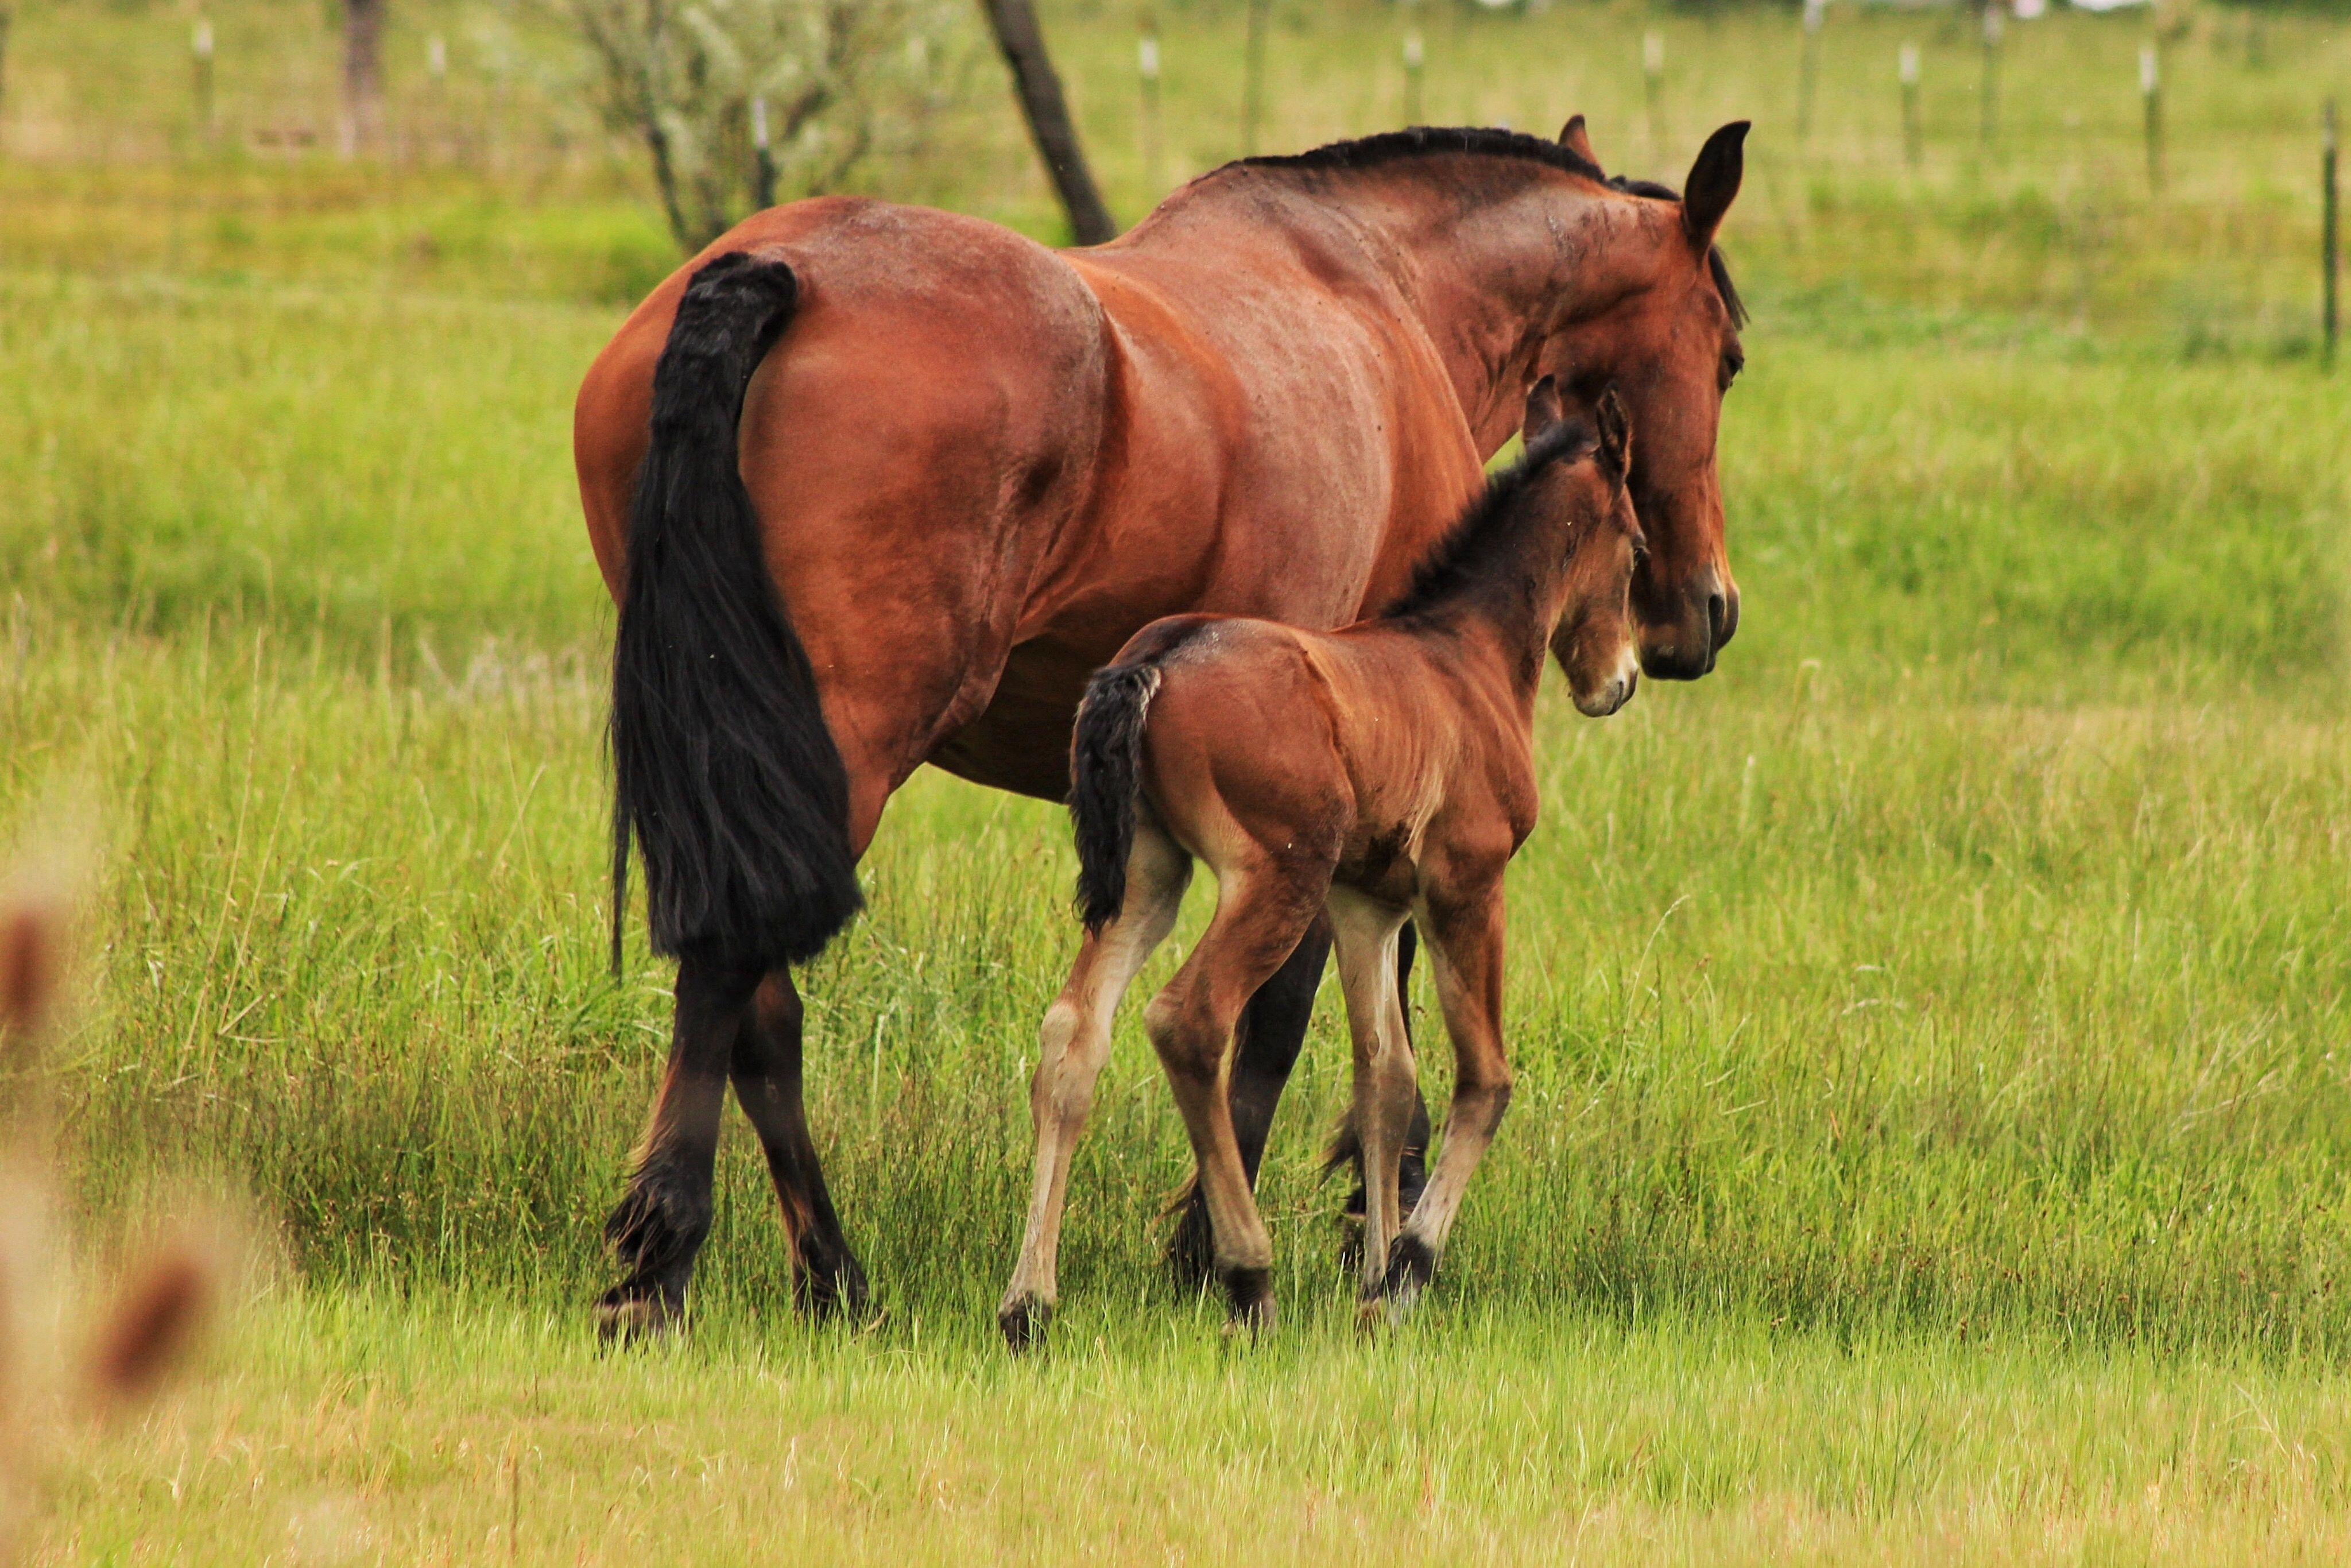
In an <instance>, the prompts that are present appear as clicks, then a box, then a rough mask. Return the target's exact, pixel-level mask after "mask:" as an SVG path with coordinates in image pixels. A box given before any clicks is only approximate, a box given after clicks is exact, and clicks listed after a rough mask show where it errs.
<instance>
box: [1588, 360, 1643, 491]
mask: <svg viewBox="0 0 2351 1568" xmlns="http://www.w3.org/2000/svg"><path fill="white" fill-rule="evenodd" d="M1592 413H1593V419H1594V420H1595V421H1597V422H1598V423H1599V425H1600V460H1601V461H1602V462H1603V463H1605V464H1606V465H1608V466H1609V468H1610V469H1612V470H1614V473H1615V475H1616V476H1617V477H1618V478H1620V479H1621V478H1623V477H1624V476H1625V475H1627V474H1629V473H1631V472H1632V471H1633V469H1632V464H1633V416H1632V414H1631V413H1627V412H1626V410H1625V400H1624V398H1623V397H1622V396H1620V395H1618V393H1617V391H1616V386H1615V383H1614V382H1610V383H1609V386H1608V390H1607V391H1606V392H1602V393H1601V394H1600V402H1599V403H1598V404H1597V405H1596V406H1595V407H1594V408H1593V411H1592Z"/></svg>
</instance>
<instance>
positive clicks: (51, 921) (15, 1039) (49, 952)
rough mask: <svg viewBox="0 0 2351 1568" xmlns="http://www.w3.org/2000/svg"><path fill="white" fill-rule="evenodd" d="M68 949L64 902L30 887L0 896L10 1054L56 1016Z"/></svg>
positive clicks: (1, 998) (2, 1025)
mask: <svg viewBox="0 0 2351 1568" xmlns="http://www.w3.org/2000/svg"><path fill="white" fill-rule="evenodd" d="M65 946H66V944H65V902H64V900H62V899H59V898H57V897H54V896H44V895H43V894H42V892H41V891H40V890H38V889H37V888H35V887H31V886H23V887H17V888H14V889H11V890H10V891H9V892H8V893H7V894H5V896H0V1040H5V1042H6V1045H7V1048H8V1050H9V1051H11V1052H12V1053H13V1052H16V1051H28V1050H30V1049H31V1047H32V1043H33V1041H35V1040H37V1039H39V1038H40V1036H41V1034H42V1033H43V1031H44V1030H47V1027H48V1023H49V1020H50V1019H51V1018H52V1017H54V1016H55V1015H56V1012H57V991H58V989H59V982H60V979H61V974H60V971H61V970H62V969H63V967H64V965H65Z"/></svg>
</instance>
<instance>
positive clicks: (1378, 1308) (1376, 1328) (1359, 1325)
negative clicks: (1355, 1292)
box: [1355, 1296, 1392, 1339]
mask: <svg viewBox="0 0 2351 1568" xmlns="http://www.w3.org/2000/svg"><path fill="white" fill-rule="evenodd" d="M1391 1316H1392V1313H1391V1312H1390V1310H1389V1307H1388V1303H1387V1301H1386V1300H1385V1299H1384V1297H1380V1296H1357V1297H1356V1298H1355V1332H1356V1333H1359V1334H1362V1335H1364V1337H1365V1338H1367V1339H1368V1338H1370V1337H1371V1336H1373V1335H1374V1334H1377V1333H1380V1332H1382V1331H1383V1330H1384V1329H1385V1328H1386V1327H1387V1326H1388V1322H1389V1321H1390V1318H1391Z"/></svg>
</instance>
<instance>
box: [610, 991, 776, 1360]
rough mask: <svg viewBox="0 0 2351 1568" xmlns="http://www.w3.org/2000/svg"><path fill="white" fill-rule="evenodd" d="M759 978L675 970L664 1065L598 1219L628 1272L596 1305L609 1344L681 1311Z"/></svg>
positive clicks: (671, 1321) (705, 1229)
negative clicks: (628, 1162) (732, 1061)
mask: <svg viewBox="0 0 2351 1568" xmlns="http://www.w3.org/2000/svg"><path fill="white" fill-rule="evenodd" d="M758 979H759V977H758V972H757V971H756V970H754V969H740V968H731V967H724V966H718V965H713V964H709V963H705V962H702V961H699V960H696V959H693V958H688V959H686V960H684V962H683V963H681V964H679V966H678V969H677V1014H676V1018H675V1020H674V1023H673V1024H672V1027H671V1034H670V1047H669V1064H668V1066H667V1067H666V1068H665V1069H664V1071H663V1072H662V1082H661V1092H660V1094H659V1095H658V1097H657V1098H656V1099H655V1100H654V1102H653V1119H652V1121H651V1122H650V1123H649V1124H647V1125H646V1127H645V1135H644V1138H643V1141H642V1142H641V1143H640V1144H639V1145H637V1155H636V1163H635V1169H634V1171H633V1172H632V1174H631V1176H630V1177H629V1186H628V1191H627V1192H626V1193H625V1194H624V1195H623V1196H622V1198H621V1202H620V1205H619V1207H616V1208H614V1209H613V1210H612V1213H611V1218H608V1219H607V1220H605V1222H604V1238H605V1239H606V1240H607V1241H608V1242H610V1243H611V1248H612V1250H613V1252H614V1253H615V1254H616V1255H618V1257H619V1259H620V1261H621V1266H622V1270H624V1272H623V1274H622V1279H621V1282H620V1283H619V1284H617V1285H615V1286H613V1287H612V1288H611V1290H609V1291H605V1292H604V1294H603V1296H602V1297H601V1299H600V1300H599V1301H597V1303H596V1318H597V1324H598V1327H599V1329H600V1331H601V1333H602V1334H603V1336H604V1337H605V1338H606V1339H608V1340H610V1339H633V1338H635V1337H637V1336H638V1335H640V1334H644V1333H659V1332H662V1331H664V1330H666V1329H669V1328H672V1327H674V1326H675V1324H676V1322H677V1321H678V1318H679V1315H680V1314H681V1313H682V1312H684V1309H685V1287H686V1283H687V1281H689V1280H690V1279H692V1278H693V1275H694V1256H695V1253H696V1252H698V1251H700V1250H701V1249H702V1242H703V1239H704V1238H705V1237H706V1236H707V1235H709V1234H710V1211H711V1204H710V1177H711V1167H712V1165H713V1162H714V1161H715V1160H716V1157H717V1153H718V1116H719V1113H720V1112H721V1111H722V1110H724V1109H725V1107H726V1069H727V1061H728V1059H729V1057H730V1056H731V1055H732V1053H733V1051H734V1049H735V1041H736V1038H737V1034H738V1033H739V1032H740V1031H741V1030H742V1025H743V1016H744V1012H745V1009H746V1008H747V1004H748V1003H749V1001H750V999H751V992H752V989H753V988H754V987H756V986H757V985H758Z"/></svg>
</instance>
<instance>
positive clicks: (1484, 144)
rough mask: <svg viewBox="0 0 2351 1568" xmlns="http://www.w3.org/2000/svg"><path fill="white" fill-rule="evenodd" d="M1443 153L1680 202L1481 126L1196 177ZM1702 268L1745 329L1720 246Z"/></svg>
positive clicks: (1274, 158) (1547, 143) (1555, 147)
mask: <svg viewBox="0 0 2351 1568" xmlns="http://www.w3.org/2000/svg"><path fill="white" fill-rule="evenodd" d="M1447 152H1455V153H1468V154H1470V155H1472V156H1475V157H1484V158H1515V159H1519V160H1520V161H1522V162H1533V163H1541V164H1545V165H1548V166H1549V167H1551V168H1553V169H1559V170H1562V171H1564V172H1567V173H1570V174H1580V175H1582V176H1583V178H1585V179H1587V180H1590V181H1593V182H1594V183H1598V184H1601V185H1605V186H1606V187H1607V188H1608V189H1610V190H1612V191H1621V192H1623V193H1625V194H1626V195H1628V196H1648V197H1652V198H1655V199H1656V200H1658V201H1666V202H1678V201H1680V200H1681V199H1682V196H1681V193H1680V192H1679V191H1677V190H1675V189H1674V188H1673V187H1672V186H1670V185H1661V184H1659V183H1657V182H1656V181H1655V180H1635V179H1633V178H1631V177H1629V176H1627V175H1624V174H1614V175H1612V174H1604V173H1602V172H1601V171H1600V165H1599V164H1597V163H1594V162H1593V161H1592V160H1591V159H1589V158H1586V157H1584V156H1583V154H1582V153H1580V152H1575V151H1574V150H1573V149H1572V148H1570V147H1568V146H1567V145H1565V144H1564V143H1562V142H1558V141H1552V140H1551V139H1550V138H1549V137H1544V136H1530V135H1528V134H1527V133H1526V132H1525V131H1504V130H1501V129H1499V127H1493V126H1482V125H1464V126H1435V125H1416V126H1413V127H1412V128H1411V129H1410V130H1406V131H1381V132H1379V133H1378V134H1377V135H1374V136H1359V137H1356V138H1354V139H1353V141H1331V142H1326V143H1324V144H1323V145H1322V146H1320V147H1311V148H1309V149H1307V150H1306V151H1305V152H1277V153H1266V154H1262V155H1260V156H1259V157H1255V158H1238V159H1235V160H1234V161H1233V162H1230V163H1227V164H1225V165H1223V167H1221V168H1217V169H1214V170H1211V171H1210V172H1208V173H1207V174H1204V175H1202V176H1201V178H1202V179H1204V180H1205V179H1211V178H1213V177H1215V176H1216V175H1217V174H1221V173H1223V172H1226V170H1228V169H1263V170H1269V171H1284V170H1287V171H1291V172H1297V173H1301V174H1311V173H1320V172H1332V171H1342V170H1355V169H1375V168H1377V167H1379V166H1380V165H1381V164H1383V163H1395V162H1402V161H1405V160H1406V159H1413V158H1426V157H1432V156H1435V155H1437V154H1440V153H1447ZM1706 266H1707V270H1708V272H1710V273H1712V274H1713V275H1714V287H1715V290H1716V292H1718V293H1719V294H1720V295H1721V296H1722V303H1723V307H1724V308H1726V309H1728V310H1729V312H1730V319H1731V324H1732V325H1733V326H1739V327H1744V326H1745V325H1747V306H1746V303H1745V302H1744V301H1743V300H1741V299H1740V298H1739V286H1738V285H1737V284H1735V283H1733V282H1732V281H1731V280H1730V264H1729V262H1727V261H1725V260H1724V259H1723V256H1722V247H1721V246H1708V247H1707V252H1706Z"/></svg>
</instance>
